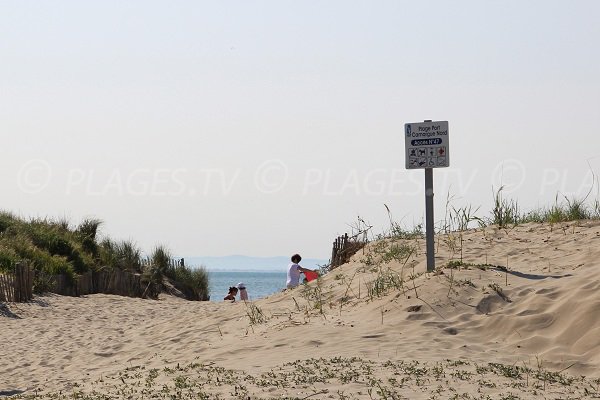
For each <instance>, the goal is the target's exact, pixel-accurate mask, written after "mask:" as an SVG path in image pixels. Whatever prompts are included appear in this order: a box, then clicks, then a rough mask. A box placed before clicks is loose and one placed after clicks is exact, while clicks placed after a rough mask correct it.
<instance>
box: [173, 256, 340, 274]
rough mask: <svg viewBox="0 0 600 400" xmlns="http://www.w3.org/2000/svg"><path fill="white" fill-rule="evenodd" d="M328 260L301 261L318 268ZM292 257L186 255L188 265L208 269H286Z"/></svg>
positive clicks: (308, 266)
mask: <svg viewBox="0 0 600 400" xmlns="http://www.w3.org/2000/svg"><path fill="white" fill-rule="evenodd" d="M327 262H328V260H324V259H318V258H303V259H302V261H301V262H300V265H302V266H303V267H305V268H311V269H316V268H319V265H323V264H326V263H327ZM289 263H290V258H289V257H285V256H278V257H248V256H240V255H234V256H224V257H185V264H186V265H187V266H192V267H194V266H201V265H202V266H204V267H206V269H208V270H212V271H216V270H226V271H274V272H275V271H286V270H287V266H288V264H289Z"/></svg>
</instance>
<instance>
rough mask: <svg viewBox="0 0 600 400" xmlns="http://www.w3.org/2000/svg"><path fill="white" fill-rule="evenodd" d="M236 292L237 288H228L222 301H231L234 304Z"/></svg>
mask: <svg viewBox="0 0 600 400" xmlns="http://www.w3.org/2000/svg"><path fill="white" fill-rule="evenodd" d="M237 292H238V288H236V287H235V286H231V287H230V288H229V293H227V296H225V298H224V299H223V300H231V301H232V302H234V301H235V296H237Z"/></svg>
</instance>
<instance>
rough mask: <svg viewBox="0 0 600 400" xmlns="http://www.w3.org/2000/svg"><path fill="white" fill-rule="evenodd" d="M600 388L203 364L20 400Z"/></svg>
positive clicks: (344, 364) (501, 377)
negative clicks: (246, 369) (255, 369)
mask: <svg viewBox="0 0 600 400" xmlns="http://www.w3.org/2000/svg"><path fill="white" fill-rule="evenodd" d="M599 385H600V381H599V380H597V379H596V380H594V379H586V378H585V377H573V376H570V375H568V374H567V373H564V372H551V371H548V370H546V369H544V368H543V367H542V366H540V365H531V366H530V365H522V366H519V365H506V364H499V363H488V364H482V365H479V364H474V363H471V362H469V361H465V360H444V361H440V362H436V363H423V362H419V361H416V360H412V361H403V360H399V361H385V362H381V361H372V360H365V359H361V358H357V357H350V358H346V357H334V358H319V359H316V358H309V359H305V360H296V361H292V362H289V363H285V364H283V365H281V366H279V367H276V368H273V369H271V370H268V371H265V372H262V373H260V372H258V373H246V372H243V371H235V370H230V369H225V368H222V367H219V366H216V365H215V364H214V363H211V362H209V363H206V362H205V363H202V362H200V361H197V362H191V363H189V364H179V363H177V364H176V365H175V364H166V365H164V367H162V368H160V369H159V368H146V367H145V366H143V365H139V366H133V365H132V366H130V367H128V368H126V369H124V370H121V371H119V372H117V373H114V374H111V375H108V376H103V377H102V378H100V379H98V380H96V381H93V382H88V383H83V382H81V383H77V382H73V384H72V386H73V390H72V392H58V393H43V394H42V393H36V394H32V395H25V394H23V395H20V396H15V397H14V398H20V399H56V400H62V399H88V400H95V399H143V398H148V399H207V400H208V399H240V400H241V399H244V400H245V399H290V400H291V399H295V400H304V399H308V398H312V399H339V400H346V399H373V400H374V399H406V398H428V399H472V400H475V399H484V400H492V399H504V400H509V399H523V398H563V399H565V398H597V397H598V396H599V392H598V387H599Z"/></svg>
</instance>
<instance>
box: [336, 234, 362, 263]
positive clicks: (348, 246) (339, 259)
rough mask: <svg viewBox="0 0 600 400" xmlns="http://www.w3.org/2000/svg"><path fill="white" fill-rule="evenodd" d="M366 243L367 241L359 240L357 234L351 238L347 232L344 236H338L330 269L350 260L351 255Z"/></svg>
mask: <svg viewBox="0 0 600 400" xmlns="http://www.w3.org/2000/svg"><path fill="white" fill-rule="evenodd" d="M365 244H366V241H363V240H358V239H357V237H356V236H354V237H351V238H349V237H348V234H347V233H346V234H344V236H338V237H337V238H336V239H335V240H334V241H333V249H332V250H331V261H330V263H329V270H332V269H334V268H337V267H339V266H340V265H342V264H345V263H347V262H348V261H350V257H352V256H353V255H354V254H356V252H357V251H359V250H360V249H362V248H363V247H365Z"/></svg>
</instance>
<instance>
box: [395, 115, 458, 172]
mask: <svg viewBox="0 0 600 400" xmlns="http://www.w3.org/2000/svg"><path fill="white" fill-rule="evenodd" d="M404 137H405V144H406V146H405V147H406V169H419V168H441V167H448V166H450V154H449V150H450V147H449V144H450V143H449V141H448V137H449V136H448V121H430V122H415V123H408V124H404Z"/></svg>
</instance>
